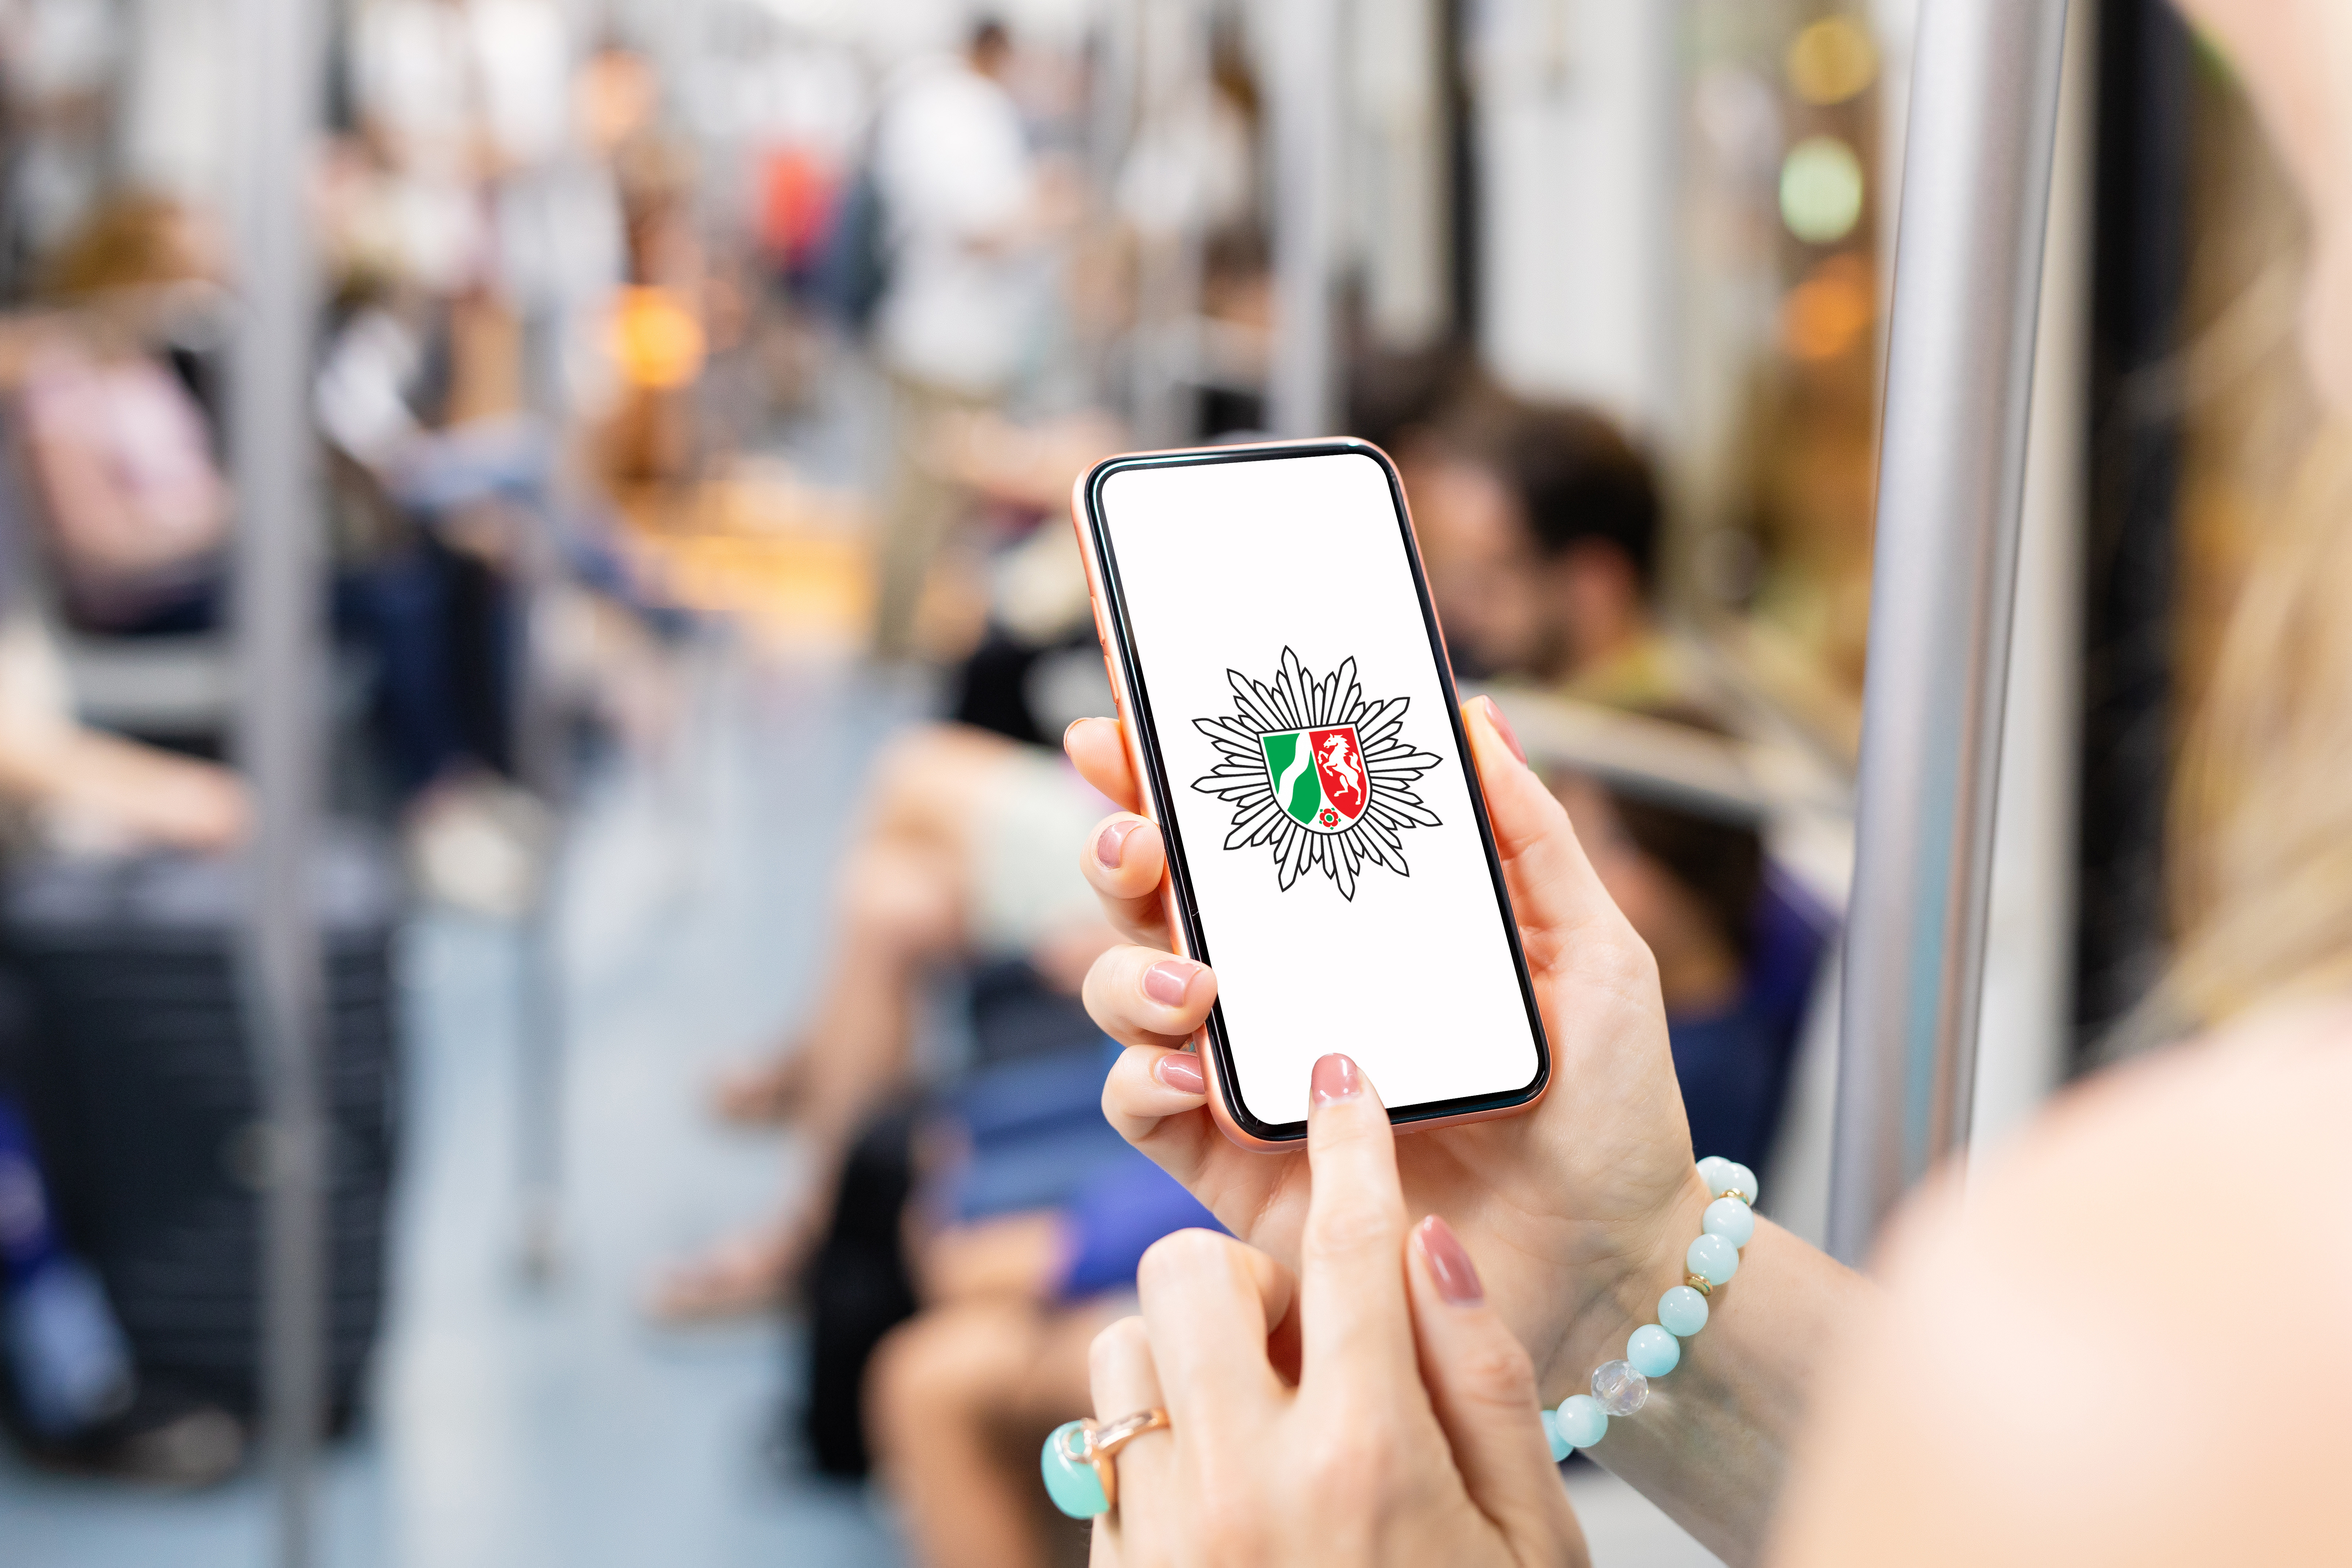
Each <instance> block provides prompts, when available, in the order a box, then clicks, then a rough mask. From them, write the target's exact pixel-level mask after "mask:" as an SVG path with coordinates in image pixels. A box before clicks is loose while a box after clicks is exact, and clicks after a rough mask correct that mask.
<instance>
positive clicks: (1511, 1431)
mask: <svg viewBox="0 0 2352 1568" xmlns="http://www.w3.org/2000/svg"><path fill="white" fill-rule="evenodd" d="M1405 1250H1406V1252H1407V1254H1408V1255H1409V1256H1410V1258H1411V1262H1410V1264H1409V1265H1408V1266H1407V1268H1406V1269H1405V1273H1406V1276H1407V1277H1408V1279H1410V1281H1411V1294H1412V1317H1413V1337H1414V1340H1415V1342H1416V1348H1417V1349H1418V1350H1419V1352H1420V1357H1421V1376H1422V1382H1423V1384H1425V1385H1426V1386H1427V1387H1428V1389H1429V1398H1430V1403H1431V1405H1433V1406H1434V1407H1435V1409H1436V1412H1437V1423H1438V1425H1439V1426H1442V1427H1444V1430H1445V1437H1446V1441H1447V1443H1448V1444H1449V1445H1450V1446H1451V1447H1453V1450H1454V1467H1455V1468H1457V1469H1459V1470H1460V1471H1461V1472H1462V1484H1463V1487H1464V1488H1465V1489H1466V1490H1467V1491H1468V1492H1469V1494H1470V1500H1471V1502H1472V1503H1473V1504H1474V1505H1475V1507H1476V1508H1477V1510H1478V1511H1479V1512H1480V1513H1483V1514H1485V1515H1486V1517H1487V1519H1489V1520H1491V1521H1493V1522H1494V1524H1495V1526H1496V1528H1497V1529H1498V1530H1500V1531H1502V1532H1503V1535H1504V1538H1505V1539H1506V1540H1507V1541H1508V1542H1510V1544H1511V1547H1512V1555H1513V1556H1514V1557H1516V1558H1517V1559H1518V1560H1519V1561H1521V1562H1549V1563H1581V1562H1584V1561H1585V1560H1586V1558H1585V1548H1584V1532H1583V1531H1582V1530H1581V1529H1580V1527H1579V1526H1578V1524H1577V1522H1576V1513H1575V1510H1573V1509H1571V1508H1570V1506H1569V1501H1568V1489H1566V1488H1565V1487H1563V1486H1561V1485H1560V1482H1559V1464H1558V1462H1557V1461H1555V1460H1554V1459H1553V1458H1552V1457H1551V1450H1550V1447H1549V1445H1548V1444H1547V1443H1546V1442H1545V1439H1544V1432H1543V1407H1542V1405H1539V1404H1538V1402H1537V1398H1536V1374H1535V1367H1534V1364H1533V1363H1531V1362H1530V1361H1529V1360H1528V1352H1527V1351H1526V1349H1525V1348H1524V1347H1522V1346H1521V1345H1520V1343H1519V1342H1518V1340H1517V1338H1516V1337H1515V1336H1514V1335H1513V1334H1512V1332H1511V1331H1510V1329H1509V1327H1508V1326H1507V1325H1506V1324H1505V1323H1504V1321H1503V1320H1502V1318H1501V1316H1500V1315H1499V1314H1497V1313H1496V1311H1495V1310H1493V1309H1492V1308H1490V1307H1489V1306H1487V1305H1486V1294H1485V1291H1484V1289H1483V1288H1482V1287H1481V1286H1480V1284H1479V1282H1478V1270H1477V1268H1476V1267H1475V1265H1474V1264H1472V1263H1471V1261H1470V1254H1469V1253H1468V1252H1467V1251H1466V1250H1465V1249H1464V1247H1463V1246H1462V1241H1461V1238H1460V1237H1457V1236H1455V1235H1454V1227H1453V1226H1449V1225H1447V1224H1446V1223H1445V1221H1444V1220H1443V1219H1442V1218H1440V1217H1439V1216H1437V1215H1430V1216H1429V1217H1428V1218H1427V1219H1424V1220H1423V1221H1422V1222H1421V1223H1420V1224H1419V1225H1417V1226H1414V1227H1413V1231H1412V1244H1411V1245H1410V1246H1409V1247H1406V1249H1405Z"/></svg>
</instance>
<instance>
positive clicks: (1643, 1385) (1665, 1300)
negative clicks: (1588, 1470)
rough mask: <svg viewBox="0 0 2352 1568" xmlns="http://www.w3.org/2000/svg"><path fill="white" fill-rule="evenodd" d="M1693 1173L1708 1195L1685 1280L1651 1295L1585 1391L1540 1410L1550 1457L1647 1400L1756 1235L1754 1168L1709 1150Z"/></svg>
mask: <svg viewBox="0 0 2352 1568" xmlns="http://www.w3.org/2000/svg"><path fill="white" fill-rule="evenodd" d="M1698 1173H1699V1175H1700V1177H1701V1178H1702V1179H1704V1180H1705V1181H1706V1190H1707V1194H1708V1195H1709V1196H1710V1197H1711V1198H1712V1199H1713V1200H1714V1201H1713V1202H1711V1203H1709V1204H1708V1205H1706V1218H1705V1219H1703V1220H1702V1221H1701V1222H1700V1226H1701V1230H1700V1235H1699V1237H1698V1239H1697V1240H1696V1241H1694V1242H1692V1243H1691V1244H1690V1250H1689V1251H1688V1252H1687V1253H1685V1255H1684V1258H1683V1261H1684V1262H1685V1264H1686V1265H1687V1266H1688V1268H1689V1270H1690V1272H1689V1273H1688V1275H1687V1276H1685V1279H1684V1282H1683V1283H1682V1284H1680V1285H1677V1286H1675V1288H1674V1289H1671V1290H1669V1291H1667V1292H1666V1293H1665V1294H1664V1295H1663V1296H1661V1297H1659V1298H1658V1321H1656V1322H1654V1323H1644V1324H1643V1325H1642V1326H1641V1327H1640V1328H1638V1329H1635V1330H1634V1331H1633V1334H1632V1335H1631V1336H1630V1337H1629V1338H1628V1339H1627V1340H1626V1341H1625V1357H1624V1359H1623V1360H1622V1361H1612V1362H1604V1363H1601V1367H1600V1368H1599V1370H1597V1371H1595V1372H1594V1373H1593V1374H1592V1392H1591V1393H1590V1394H1570V1395H1569V1396H1568V1397H1567V1398H1566V1399H1563V1400H1561V1401H1560V1402H1559V1409H1558V1410H1556V1411H1554V1410H1547V1411H1545V1412H1544V1413H1543V1428H1544V1436H1545V1438H1546V1439H1547V1440H1549V1442H1550V1444H1551V1457H1552V1458H1553V1460H1554V1461H1555V1462H1557V1461H1559V1460H1562V1459H1565V1458H1568V1457H1569V1455H1570V1454H1571V1453H1573V1452H1575V1451H1576V1450H1577V1449H1579V1448H1590V1447H1592V1445H1594V1444H1595V1443H1598V1442H1599V1441H1601V1436H1602V1435H1603V1434H1605V1433H1606V1432H1607V1431H1608V1430H1609V1418H1610V1417H1611V1416H1612V1415H1633V1412H1635V1411H1636V1410H1639V1409H1641V1408H1642V1406H1643V1404H1645V1403H1646V1402H1647V1401H1648V1399H1649V1397H1650V1380H1651V1379H1652V1378H1656V1377H1664V1376H1665V1375H1666V1373H1670V1372H1672V1371H1674V1370H1675V1366H1676V1365H1677V1364H1678V1363H1680V1362H1681V1361H1682V1359H1683V1345H1682V1342H1683V1341H1685V1340H1686V1339H1688V1338H1690V1337H1691V1336H1692V1335H1693V1334H1695V1333H1696V1332H1698V1331H1700V1330H1701V1329H1703V1328H1705V1327H1706V1300H1707V1298H1708V1297H1709V1296H1711V1295H1713V1294H1714V1293H1715V1289H1716V1287H1717V1286H1718V1285H1723V1284H1727V1283H1728V1282H1729V1281H1730V1279H1731V1277H1732V1276H1733V1275H1734V1274H1737V1273H1738V1272H1739V1249H1740V1248H1741V1247H1746V1246H1747V1245H1748V1237H1752V1236H1754V1235H1755V1234H1756V1216H1755V1215H1754V1214H1752V1213H1750V1212H1749V1210H1750V1207H1751V1205H1754V1203H1755V1202H1756V1193H1757V1187H1756V1173H1755V1172H1753V1171H1751V1170H1749V1169H1748V1167H1747V1166H1745V1165H1743V1164H1741V1163H1738V1161H1736V1160H1726V1159H1724V1158H1722V1157H1721V1156H1719V1155H1714V1154H1710V1155H1708V1156H1707V1157H1706V1159H1704V1160H1701V1161H1700V1162H1699V1163H1698Z"/></svg>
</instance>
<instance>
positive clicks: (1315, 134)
mask: <svg viewBox="0 0 2352 1568" xmlns="http://www.w3.org/2000/svg"><path fill="white" fill-rule="evenodd" d="M1339 5H1340V0H1280V7H1281V15H1280V16H1279V17H1278V18H1277V25H1278V27H1279V31H1278V33H1277V34H1276V44H1275V71H1274V92H1273V95H1272V97H1273V104H1274V110H1273V112H1274V198H1275V205H1274V312H1275V319H1274V331H1275V338H1274V363H1273V365H1272V366H1271V367H1270V370H1269V373H1268V377H1267V382H1268V384H1267V387H1266V423H1268V424H1269V425H1271V426H1274V428H1275V430H1276V433H1277V434H1280V435H1284V436H1328V435H1330V434H1332V433H1333V432H1334V431H1335V430H1336V429H1337V427H1338V425H1339V374H1338V367H1337V364H1336V363H1335V358H1336V356H1335V354H1334V353H1333V344H1332V330H1333V326H1334V321H1333V309H1332V307H1333V299H1332V284H1333V270H1334V269H1333V266H1332V253H1333V250H1334V249H1335V247H1336V241H1337V230H1338V226H1339V111H1340V95H1339V69H1340V61H1341V58H1342V56H1341V45H1342V42H1343V40H1342V37H1341V35H1340V29H1339Z"/></svg>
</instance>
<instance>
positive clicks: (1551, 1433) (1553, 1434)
mask: <svg viewBox="0 0 2352 1568" xmlns="http://www.w3.org/2000/svg"><path fill="white" fill-rule="evenodd" d="M1543 1429H1544V1441H1545V1442H1547V1443H1549V1444H1550V1445H1551V1462H1552V1463H1553V1464H1555V1465H1557V1464H1559V1462H1560V1461H1561V1460H1562V1459H1565V1458H1568V1457H1569V1456H1570V1454H1573V1453H1574V1452H1576V1450H1575V1449H1574V1448H1572V1447H1569V1442H1568V1439H1567V1438H1565V1437H1563V1436H1560V1435H1559V1416H1557V1415H1553V1414H1552V1413H1551V1412H1550V1411H1549V1410H1547V1411H1545V1412H1544V1413H1543Z"/></svg>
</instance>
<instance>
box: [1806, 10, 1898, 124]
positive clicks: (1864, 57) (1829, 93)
mask: <svg viewBox="0 0 2352 1568" xmlns="http://www.w3.org/2000/svg"><path fill="white" fill-rule="evenodd" d="M1784 63H1785V65H1786V68H1787V69H1788V73H1789V87H1790V90H1792V91H1794V92H1795V93H1796V95H1797V96H1798V97H1799V98H1801V99H1803V100H1805V101H1806V102H1807V103H1812V104H1821V105H1824V106H1826V105H1828V104H1832V103H1843V102H1844V101H1845V100H1847V99H1849V98H1852V97H1853V95H1854V94H1856V93H1858V92H1860V91H1861V90H1862V89H1864V88H1866V87H1868V86H1869V85H1870V84H1871V82H1872V81H1873V80H1874V79H1876V78H1877V76H1878V48H1877V46H1875V45H1874V44H1873V43H1872V42H1871V41H1870V35H1869V34H1868V33H1866V32H1864V30H1863V26H1862V24H1861V23H1859V22H1857V21H1855V20H1854V19H1853V17H1851V16H1824V17H1822V19H1821V20H1820V21H1818V22H1815V23H1814V24H1813V25H1812V26H1810V27H1807V28H1806V29H1805V30H1804V31H1803V32H1801V33H1799V34H1798V35H1797V37H1796V39H1795V41H1794V42H1792V43H1790V46H1789V54H1788V58H1787V60H1786V61H1785V62H1784Z"/></svg>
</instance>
